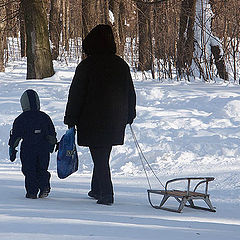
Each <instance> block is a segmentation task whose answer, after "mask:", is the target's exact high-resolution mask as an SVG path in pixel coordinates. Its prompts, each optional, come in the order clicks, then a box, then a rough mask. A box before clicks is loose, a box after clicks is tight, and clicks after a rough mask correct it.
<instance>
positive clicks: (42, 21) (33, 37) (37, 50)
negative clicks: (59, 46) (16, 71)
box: [21, 0, 54, 79]
mask: <svg viewBox="0 0 240 240" xmlns="http://www.w3.org/2000/svg"><path fill="white" fill-rule="evenodd" d="M21 4H22V8H23V12H24V19H25V26H26V35H27V79H36V78H38V79H42V78H46V77H50V76H52V75H53V74H54V70H53V63H52V56H51V51H50V44H49V37H48V23H47V17H46V11H45V8H44V5H43V2H42V1H39V0H21Z"/></svg>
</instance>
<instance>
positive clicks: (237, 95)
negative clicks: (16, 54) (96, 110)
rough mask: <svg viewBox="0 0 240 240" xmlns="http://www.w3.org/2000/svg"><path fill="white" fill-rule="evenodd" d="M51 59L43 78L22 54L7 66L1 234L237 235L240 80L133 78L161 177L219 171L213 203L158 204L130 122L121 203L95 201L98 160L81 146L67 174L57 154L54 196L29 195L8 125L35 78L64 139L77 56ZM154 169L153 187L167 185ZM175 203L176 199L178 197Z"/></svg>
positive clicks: (67, 238)
mask: <svg viewBox="0 0 240 240" xmlns="http://www.w3.org/2000/svg"><path fill="white" fill-rule="evenodd" d="M54 65H55V69H56V74H55V75H54V76H53V77H52V78H48V79H44V80H25V75H26V62H25V61H19V62H16V61H15V62H13V63H11V64H9V65H8V67H7V69H6V72H5V73H0V191H1V196H0V239H1V240H11V239H13V240H30V239H31V240H32V239H37V240H38V239H43V240H50V239H51V240H52V239H58V240H71V239H74V240H75V239H77V240H78V239H84V240H85V239H86V240H89V239H93V240H100V239H101V240H102V239H104V240H105V239H109V240H110V239H112V240H122V239H144V240H145V239H170V240H178V239H191V240H192V239H204V240H213V239H217V240H221V239H223V240H226V239H231V240H235V239H240V150H239V145H240V140H239V138H240V131H239V124H240V87H239V86H238V85H233V84H226V83H221V82H220V81H218V82H217V83H214V84H211V83H208V84H206V83H202V82H200V81H198V82H197V81H195V82H192V83H188V84H187V83H185V82H175V83H173V82H170V81H169V82H167V81H166V82H164V83H160V82H157V81H153V80H146V81H141V80H140V79H135V80H134V85H135V88H136V93H137V118H136V120H135V122H134V124H133V129H134V132H135V134H136V136H137V139H138V141H139V144H140V146H141V148H142V151H143V152H144V155H145V157H146V158H147V160H148V161H149V163H150V165H151V167H152V168H153V169H154V171H155V173H156V174H157V176H158V177H159V178H160V180H161V181H162V182H163V183H165V182H166V181H167V180H169V179H171V178H176V177H184V176H213V177H215V180H214V181H213V182H211V183H210V186H209V187H210V190H209V193H210V199H211V201H212V203H213V205H214V206H215V207H216V210H217V211H216V213H212V212H207V211H202V210H196V209H191V208H187V207H185V208H184V209H183V212H182V213H181V214H179V213H173V212H167V211H163V210H156V209H154V208H152V207H151V206H150V205H149V203H148V201H147V192H146V190H147V189H148V188H149V186H148V183H147V180H146V178H145V174H144V172H143V168H142V165H141V162H140V159H139V156H138V153H137V150H136V148H135V146H134V141H133V139H132V136H131V132H130V129H129V127H127V129H126V139H125V145H123V146H118V147H114V149H113V151H112V155H111V168H112V178H113V183H114V189H115V203H114V205H112V206H102V205H98V204H96V201H95V200H92V199H89V198H88V197H87V192H88V191H89V189H90V180H91V170H92V161H91V158H90V154H89V151H88V148H83V147H78V152H79V159H80V166H79V171H78V172H77V173H75V174H73V175H72V176H70V177H68V178H67V179H65V180H60V179H58V177H57V175H56V153H54V154H52V156H51V164H50V171H51V174H52V179H51V184H52V192H51V193H50V196H49V197H48V198H47V199H37V200H30V199H26V198H25V197H24V196H25V189H24V177H23V175H22V173H21V163H20V159H19V153H18V156H17V160H16V161H15V162H14V163H11V162H10V161H9V160H8V138H9V131H10V129H11V126H12V122H13V120H14V119H15V118H16V117H17V116H18V115H19V114H20V113H21V107H20V103H19V99H20V96H21V94H22V93H23V92H24V91H25V90H26V89H28V88H32V89H34V90H36V91H37V92H38V94H39V96H40V100H41V108H42V110H43V111H45V112H46V113H48V114H49V115H50V116H51V118H52V120H53V122H54V124H55V126H56V130H57V134H58V139H60V137H61V136H62V135H63V134H64V132H65V130H66V129H67V128H66V126H65V125H64V124H63V116H64V111H65V105H66V101H67V95H68V88H69V86H70V83H71V80H72V77H73V75H74V71H75V67H76V63H72V64H69V65H68V66H66V65H64V64H62V65H61V64H60V63H56V62H55V64H54ZM133 76H137V75H134V74H133ZM149 177H150V182H151V185H152V187H153V188H155V189H161V186H160V184H159V183H157V181H156V178H155V177H154V176H153V174H151V172H149ZM159 200H160V199H159ZM168 204H169V205H170V206H173V207H174V206H175V207H177V202H176V201H171V200H169V203H168Z"/></svg>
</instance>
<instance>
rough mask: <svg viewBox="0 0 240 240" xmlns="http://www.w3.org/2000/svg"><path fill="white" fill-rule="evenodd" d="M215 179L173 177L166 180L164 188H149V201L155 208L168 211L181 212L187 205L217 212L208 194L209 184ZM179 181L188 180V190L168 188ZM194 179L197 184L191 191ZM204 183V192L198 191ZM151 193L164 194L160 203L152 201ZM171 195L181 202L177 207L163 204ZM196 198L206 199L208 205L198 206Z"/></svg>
mask: <svg viewBox="0 0 240 240" xmlns="http://www.w3.org/2000/svg"><path fill="white" fill-rule="evenodd" d="M213 180H214V178H213V177H186V178H175V179H171V180H169V181H167V182H166V184H165V189H164V190H153V189H148V190H147V192H148V201H149V203H150V205H151V206H152V207H153V208H156V209H162V210H167V211H171V212H177V213H181V211H182V210H183V208H184V207H185V206H186V207H190V208H194V209H200V210H206V211H210V212H216V210H215V208H214V207H213V206H212V203H211V201H210V198H209V197H210V196H209V194H208V184H209V182H211V181H213ZM179 181H186V183H187V190H186V191H181V190H168V185H169V184H170V183H173V182H179ZM193 181H195V184H196V185H195V187H194V188H192V189H193V191H190V187H191V182H193ZM196 181H197V183H196ZM202 184H205V190H204V192H197V191H196V190H197V189H198V187H199V186H200V185H202ZM151 194H159V195H163V198H162V200H161V202H160V204H159V205H154V204H153V203H152V200H151ZM170 197H173V198H175V199H176V200H177V202H178V203H179V206H178V208H177V209H172V208H167V207H163V205H164V204H165V203H166V201H167V200H168V199H169V198H170ZM196 199H202V200H204V202H205V203H206V205H207V207H200V206H196V205H195V204H194V202H193V201H194V200H196ZM187 203H188V204H187Z"/></svg>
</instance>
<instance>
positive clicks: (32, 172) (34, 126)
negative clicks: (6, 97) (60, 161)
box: [9, 90, 57, 196]
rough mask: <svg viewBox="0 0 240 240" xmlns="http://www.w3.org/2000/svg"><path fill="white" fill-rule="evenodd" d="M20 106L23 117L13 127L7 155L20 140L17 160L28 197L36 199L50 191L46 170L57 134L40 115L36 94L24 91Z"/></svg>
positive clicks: (46, 117)
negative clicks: (44, 192) (39, 194)
mask: <svg viewBox="0 0 240 240" xmlns="http://www.w3.org/2000/svg"><path fill="white" fill-rule="evenodd" d="M20 102H21V105H22V109H23V113H21V114H20V115H19V116H18V117H17V118H16V119H15V121H14V123H13V128H12V131H11V134H10V139H9V146H10V149H9V150H10V151H9V152H11V151H15V148H16V147H17V146H18V144H19V142H20V140H22V143H21V150H20V159H21V162H22V172H23V174H24V176H25V187H26V191H27V195H35V196H36V195H37V194H38V192H39V190H40V192H41V191H45V190H46V189H48V190H50V182H49V180H50V173H49V172H48V166H49V160H50V152H53V148H54V145H55V144H56V141H57V140H56V132H55V128H54V125H53V123H52V120H51V119H50V117H49V116H48V115H47V114H46V113H44V112H42V111H40V101H39V98H38V95H37V93H36V92H35V91H33V90H27V91H25V92H24V93H23V95H22V97H21V100H20ZM27 195H26V196H27Z"/></svg>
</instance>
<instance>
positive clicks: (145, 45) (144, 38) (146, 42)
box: [136, 1, 152, 71]
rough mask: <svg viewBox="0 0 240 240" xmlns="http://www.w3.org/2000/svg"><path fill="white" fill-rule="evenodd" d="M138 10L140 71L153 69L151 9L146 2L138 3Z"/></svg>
mask: <svg viewBox="0 0 240 240" xmlns="http://www.w3.org/2000/svg"><path fill="white" fill-rule="evenodd" d="M136 4H137V10H138V37H139V39H138V48H139V64H138V70H140V71H147V70H151V69H152V42H151V41H152V38H151V24H150V23H151V8H150V6H149V5H147V4H146V3H145V2H142V1H137V2H136Z"/></svg>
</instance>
